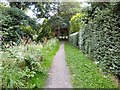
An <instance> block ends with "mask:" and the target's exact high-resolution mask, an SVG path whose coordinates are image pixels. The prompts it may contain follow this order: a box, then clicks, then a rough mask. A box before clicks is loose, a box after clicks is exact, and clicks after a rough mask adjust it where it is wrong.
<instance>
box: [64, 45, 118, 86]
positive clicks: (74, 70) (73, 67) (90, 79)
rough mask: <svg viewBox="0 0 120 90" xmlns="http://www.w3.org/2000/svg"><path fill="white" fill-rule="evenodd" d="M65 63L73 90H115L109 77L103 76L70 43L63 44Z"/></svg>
mask: <svg viewBox="0 0 120 90" xmlns="http://www.w3.org/2000/svg"><path fill="white" fill-rule="evenodd" d="M65 53H66V61H67V64H68V67H69V69H70V72H71V78H72V84H73V87H75V88H117V85H116V84H115V83H114V82H113V81H112V79H111V76H110V75H104V74H103V73H102V71H100V69H99V68H98V67H97V65H96V64H95V63H94V62H93V61H92V60H90V59H89V58H88V57H87V56H85V55H84V54H83V53H82V52H80V50H79V49H77V48H76V47H74V46H72V45H71V44H70V43H65Z"/></svg>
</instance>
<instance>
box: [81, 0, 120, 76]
mask: <svg viewBox="0 0 120 90" xmlns="http://www.w3.org/2000/svg"><path fill="white" fill-rule="evenodd" d="M119 4H120V3H119V2H118V3H111V4H106V5H108V6H107V7H106V8H104V9H101V8H100V9H99V7H97V10H95V11H94V13H92V15H91V16H89V17H87V18H88V21H87V23H86V25H85V26H84V27H83V28H81V29H80V31H79V47H80V49H81V50H82V51H83V52H84V53H86V54H89V55H91V57H92V58H93V59H94V60H95V62H96V63H97V64H98V65H99V66H100V67H101V68H102V69H103V71H104V72H105V73H106V72H109V73H112V74H114V75H116V76H118V77H120V10H119V9H118V8H119V7H118V5H119ZM101 6H102V4H101Z"/></svg>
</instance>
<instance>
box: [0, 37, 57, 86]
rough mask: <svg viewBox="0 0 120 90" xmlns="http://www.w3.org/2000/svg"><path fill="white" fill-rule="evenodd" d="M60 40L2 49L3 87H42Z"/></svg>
mask: <svg viewBox="0 0 120 90" xmlns="http://www.w3.org/2000/svg"><path fill="white" fill-rule="evenodd" d="M58 48H59V41H58V40H57V39H51V40H49V41H48V42H47V43H45V44H44V45H43V44H29V45H26V46H24V45H20V46H13V47H11V48H8V49H6V50H5V51H4V52H3V51H1V58H0V61H1V62H2V65H1V68H0V70H1V71H2V75H1V77H2V82H1V83H2V84H0V85H2V86H1V87H2V88H42V87H44V85H45V80H46V78H47V76H48V69H49V68H50V65H51V62H52V59H53V56H54V55H55V53H56V51H57V50H58Z"/></svg>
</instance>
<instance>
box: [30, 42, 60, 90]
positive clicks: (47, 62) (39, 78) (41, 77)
mask: <svg viewBox="0 0 120 90" xmlns="http://www.w3.org/2000/svg"><path fill="white" fill-rule="evenodd" d="M59 45H60V42H58V43H56V44H55V46H54V47H52V48H48V47H44V48H43V49H42V52H43V53H44V57H43V58H44V60H43V61H42V63H41V66H42V67H43V68H44V69H45V70H46V72H45V73H38V74H36V76H35V77H33V78H32V79H31V80H30V81H29V85H30V86H32V85H35V86H34V88H44V86H45V84H46V79H47V77H48V71H49V69H50V67H51V63H52V60H53V57H54V56H55V54H56V52H57V51H58V49H59Z"/></svg>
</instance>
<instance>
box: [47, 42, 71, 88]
mask: <svg viewBox="0 0 120 90" xmlns="http://www.w3.org/2000/svg"><path fill="white" fill-rule="evenodd" d="M45 88H72V85H71V81H70V73H69V70H68V67H67V64H66V61H65V51H64V42H62V43H61V45H60V48H59V50H58V52H57V53H56V55H55V57H54V60H53V63H52V67H51V69H50V71H49V77H48V79H47V83H46V86H45Z"/></svg>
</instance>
